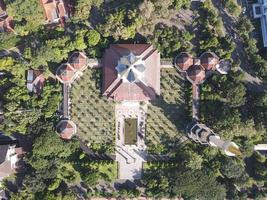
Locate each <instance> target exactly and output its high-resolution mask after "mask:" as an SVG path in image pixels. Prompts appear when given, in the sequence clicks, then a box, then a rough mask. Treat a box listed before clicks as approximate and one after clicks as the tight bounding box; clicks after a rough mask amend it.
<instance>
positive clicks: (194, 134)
mask: <svg viewBox="0 0 267 200" xmlns="http://www.w3.org/2000/svg"><path fill="white" fill-rule="evenodd" d="M188 136H189V137H190V138H191V139H193V140H194V141H195V142H198V143H200V144H208V145H210V146H214V147H218V148H220V149H222V150H223V151H224V153H225V154H226V155H228V156H237V155H241V152H240V150H239V148H238V146H237V145H236V144H235V143H234V142H231V141H224V140H222V139H221V138H220V136H218V135H216V134H215V133H214V132H213V131H212V130H211V129H210V128H208V127H207V126H206V125H204V124H198V123H196V124H194V125H193V126H192V127H191V128H190V130H189V132H188Z"/></svg>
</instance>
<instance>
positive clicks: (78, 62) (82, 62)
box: [69, 52, 88, 71]
mask: <svg viewBox="0 0 267 200" xmlns="http://www.w3.org/2000/svg"><path fill="white" fill-rule="evenodd" d="M69 64H70V65H71V66H72V67H73V69H75V70H80V71H83V70H85V68H86V67H87V64H88V58H87V56H86V55H85V54H84V53H83V52H75V53H73V54H72V55H71V56H70V58H69Z"/></svg>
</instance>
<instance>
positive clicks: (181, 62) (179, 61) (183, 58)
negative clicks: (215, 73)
mask: <svg viewBox="0 0 267 200" xmlns="http://www.w3.org/2000/svg"><path fill="white" fill-rule="evenodd" d="M192 65H193V58H192V56H191V55H190V54H188V53H186V52H182V53H180V54H179V55H178V56H177V57H176V59H175V66H176V68H177V69H178V70H179V71H186V70H187V69H188V68H189V67H190V66H192Z"/></svg>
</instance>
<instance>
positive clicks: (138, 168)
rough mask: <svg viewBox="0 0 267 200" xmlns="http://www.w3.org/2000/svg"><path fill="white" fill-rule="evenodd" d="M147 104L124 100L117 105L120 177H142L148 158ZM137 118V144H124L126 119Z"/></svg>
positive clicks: (117, 159)
mask: <svg viewBox="0 0 267 200" xmlns="http://www.w3.org/2000/svg"><path fill="white" fill-rule="evenodd" d="M146 112H147V105H144V106H141V105H140V104H139V103H138V102H122V103H121V104H118V105H116V107H115V116H116V152H115V153H116V154H115V155H116V161H117V162H118V165H119V167H118V168H119V171H118V179H128V180H134V179H140V178H141V175H142V168H143V162H146V160H147V153H146V145H145V120H146ZM125 118H137V124H138V128H137V142H136V144H135V145H125V144H124V120H125Z"/></svg>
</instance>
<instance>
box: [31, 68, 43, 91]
mask: <svg viewBox="0 0 267 200" xmlns="http://www.w3.org/2000/svg"><path fill="white" fill-rule="evenodd" d="M44 84H45V77H44V75H43V71H42V70H34V69H30V70H28V71H27V89H28V90H29V92H34V93H35V94H37V95H40V94H41V92H42V89H43V87H44Z"/></svg>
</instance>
